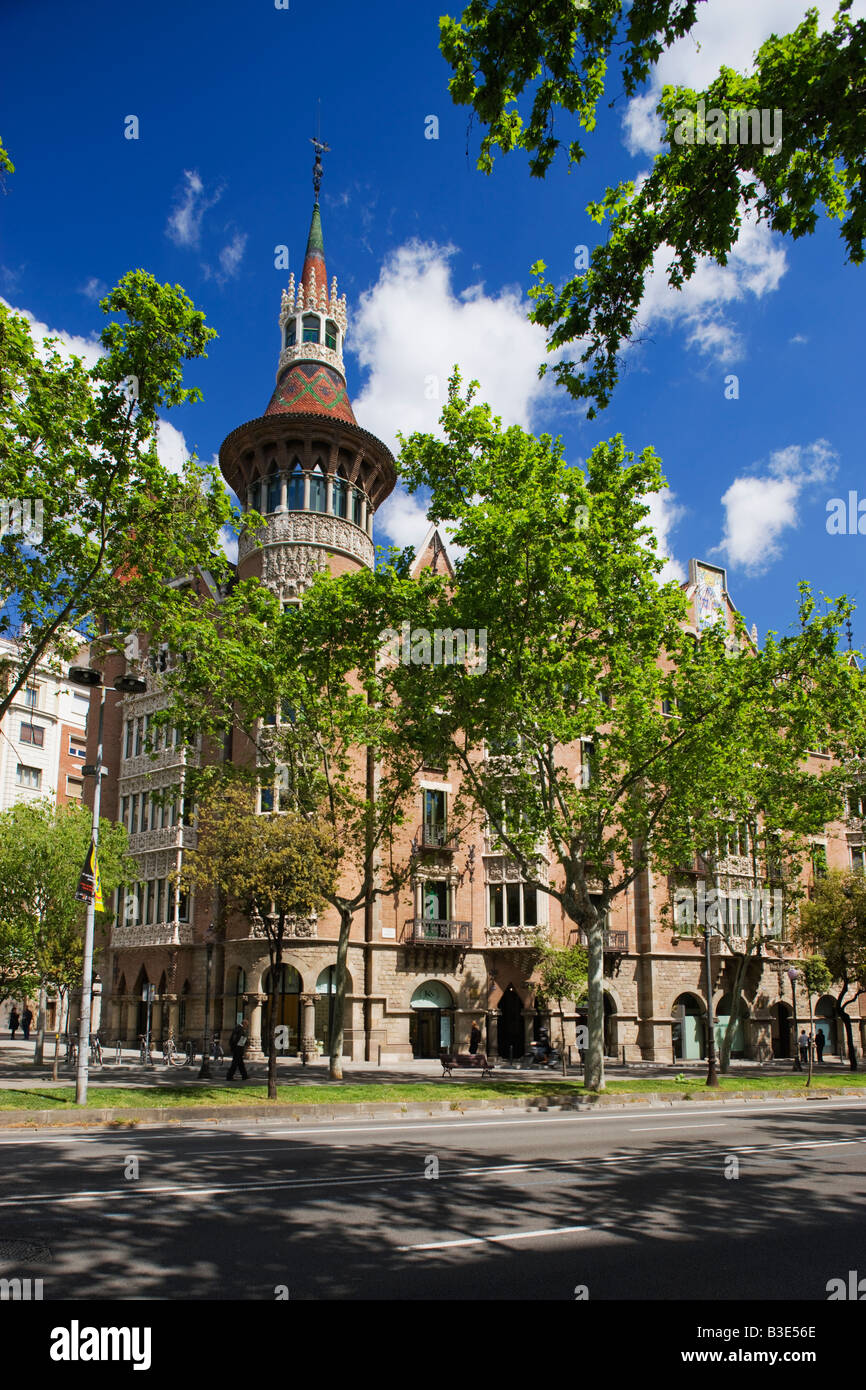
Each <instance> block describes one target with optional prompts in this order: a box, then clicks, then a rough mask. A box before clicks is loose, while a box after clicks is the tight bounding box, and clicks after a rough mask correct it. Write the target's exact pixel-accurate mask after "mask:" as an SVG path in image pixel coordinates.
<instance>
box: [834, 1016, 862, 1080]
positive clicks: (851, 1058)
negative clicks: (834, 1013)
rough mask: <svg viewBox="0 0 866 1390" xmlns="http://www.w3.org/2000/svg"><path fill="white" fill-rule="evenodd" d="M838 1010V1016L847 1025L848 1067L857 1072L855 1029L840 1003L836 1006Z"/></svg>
mask: <svg viewBox="0 0 866 1390" xmlns="http://www.w3.org/2000/svg"><path fill="white" fill-rule="evenodd" d="M836 1008H837V1010H838V1016H839V1017H840V1018H841V1019H842V1022H843V1024H844V1025H845V1038H846V1040H847V1043H848V1065H849V1067H850V1068H851V1070H852V1071H856V1070H857V1053H856V1052H855V1051H854V1029H853V1028H852V1027H851V1019H850V1017H849V1015H848V1012H847V1010H846V1009H843V1008H841V1007H840V1005H839V1004H838V1002H837V1004H836Z"/></svg>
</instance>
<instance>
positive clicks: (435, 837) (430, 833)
mask: <svg viewBox="0 0 866 1390" xmlns="http://www.w3.org/2000/svg"><path fill="white" fill-rule="evenodd" d="M420 838H421V845H422V847H423V848H424V849H456V848H457V840H456V839H455V837H454V836H453V835H452V834H451V832H450V830H449V829H448V826H447V825H445V824H438V823H433V824H430V825H422V826H421V836H420Z"/></svg>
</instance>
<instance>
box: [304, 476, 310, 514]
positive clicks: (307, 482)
mask: <svg viewBox="0 0 866 1390" xmlns="http://www.w3.org/2000/svg"><path fill="white" fill-rule="evenodd" d="M309 510H310V475H309V473H308V472H307V470H306V468H305V469H304V511H305V512H308V511H309Z"/></svg>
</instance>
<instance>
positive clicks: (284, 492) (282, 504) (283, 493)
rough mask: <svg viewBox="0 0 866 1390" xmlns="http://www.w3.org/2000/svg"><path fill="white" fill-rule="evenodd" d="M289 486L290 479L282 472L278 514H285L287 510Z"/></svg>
mask: <svg viewBox="0 0 866 1390" xmlns="http://www.w3.org/2000/svg"><path fill="white" fill-rule="evenodd" d="M288 485H289V484H288V479H287V477H286V475H285V473H282V472H281V473H280V504H279V506H278V507H277V511H278V512H284V511H285V510H286V498H287V495H288Z"/></svg>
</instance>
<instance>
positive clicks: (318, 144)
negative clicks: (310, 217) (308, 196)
mask: <svg viewBox="0 0 866 1390" xmlns="http://www.w3.org/2000/svg"><path fill="white" fill-rule="evenodd" d="M321 137H322V103H321V100H320V101H319V103H318V106H317V108H316V133H315V135H311V136H310V144H311V145H312V146H313V149H314V150H315V151H316V162H315V164H314V165H313V188H314V189H315V190H316V202H318V201H319V189H320V188H321V186H322V172H323V171H322V155H323V154H327V153H328V151H329V150H330V148H331V147H330V145H326V144H325V142H324V140H323V139H322V138H321Z"/></svg>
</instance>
